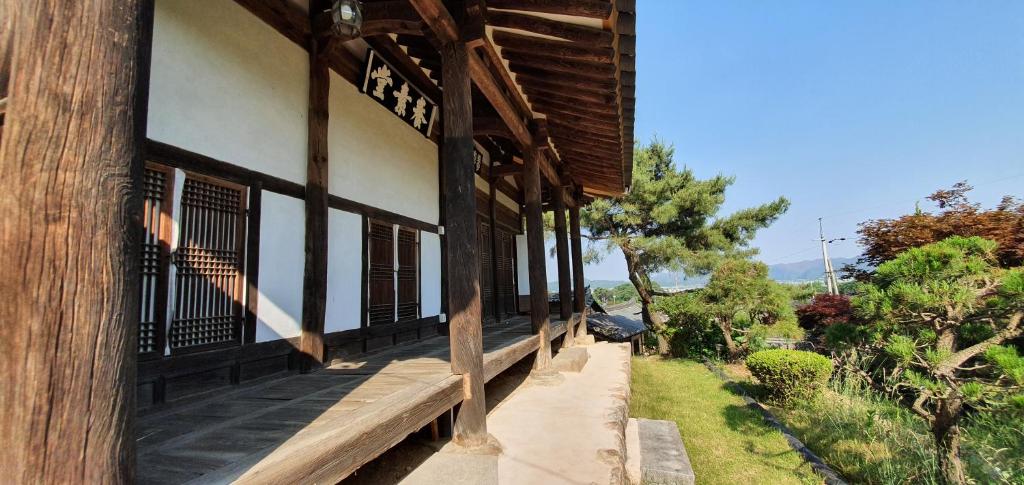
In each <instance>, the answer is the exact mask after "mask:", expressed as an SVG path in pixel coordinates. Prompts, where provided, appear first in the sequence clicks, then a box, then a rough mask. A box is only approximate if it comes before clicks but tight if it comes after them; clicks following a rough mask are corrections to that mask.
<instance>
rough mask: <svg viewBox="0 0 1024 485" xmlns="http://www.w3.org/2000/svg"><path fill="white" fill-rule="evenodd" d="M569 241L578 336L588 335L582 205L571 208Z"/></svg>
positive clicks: (577, 203)
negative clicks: (581, 226)
mask: <svg viewBox="0 0 1024 485" xmlns="http://www.w3.org/2000/svg"><path fill="white" fill-rule="evenodd" d="M569 233H570V234H569V239H570V241H572V280H573V311H575V312H576V313H579V314H580V325H579V327H578V329H577V330H576V335H577V336H584V335H586V334H587V312H586V310H587V297H586V290H585V288H584V285H585V283H584V280H583V236H582V235H581V233H580V203H579V201H578V200H577V201H576V204H574V205H573V206H572V207H570V208H569Z"/></svg>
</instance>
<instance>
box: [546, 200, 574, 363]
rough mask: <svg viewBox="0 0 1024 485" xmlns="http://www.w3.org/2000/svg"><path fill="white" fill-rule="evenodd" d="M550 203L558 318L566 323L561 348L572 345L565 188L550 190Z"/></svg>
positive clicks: (570, 287)
mask: <svg viewBox="0 0 1024 485" xmlns="http://www.w3.org/2000/svg"><path fill="white" fill-rule="evenodd" d="M551 203H552V206H554V209H555V210H554V212H555V214H554V216H555V254H556V257H557V259H558V317H559V318H560V319H561V320H563V321H565V322H566V327H565V329H566V330H565V338H564V339H562V344H563V346H569V345H572V343H573V330H572V325H569V324H568V323H569V320H570V319H571V318H572V276H571V275H570V274H569V234H568V233H567V231H566V227H565V187H563V186H561V185H557V186H555V187H552V188H551Z"/></svg>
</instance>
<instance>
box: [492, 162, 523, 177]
mask: <svg viewBox="0 0 1024 485" xmlns="http://www.w3.org/2000/svg"><path fill="white" fill-rule="evenodd" d="M519 173H523V166H522V165H519V164H517V163H506V164H504V165H496V166H494V167H493V168H492V169H491V176H492V177H507V176H509V175H515V174H519Z"/></svg>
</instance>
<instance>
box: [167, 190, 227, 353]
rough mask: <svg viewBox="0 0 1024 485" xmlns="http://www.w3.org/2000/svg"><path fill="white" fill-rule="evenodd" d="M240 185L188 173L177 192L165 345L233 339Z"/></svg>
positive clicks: (178, 346) (187, 346) (202, 344)
mask: <svg viewBox="0 0 1024 485" xmlns="http://www.w3.org/2000/svg"><path fill="white" fill-rule="evenodd" d="M244 200H245V189H244V188H242V187H240V186H235V185H233V184H227V183H224V182H219V181H214V180H210V179H207V178H199V177H193V176H189V177H187V178H186V179H185V185H184V187H183V189H182V194H181V217H180V229H179V230H180V234H179V238H178V249H177V251H176V252H175V258H174V264H175V267H176V269H177V278H176V285H175V307H174V318H173V319H172V321H171V331H170V347H171V349H189V350H191V349H192V348H196V347H205V346H210V345H217V344H225V343H232V342H238V341H239V337H240V333H241V332H240V330H241V318H242V304H241V290H242V286H241V285H242V262H243V251H244V241H243V235H244V213H245V212H244V207H245V204H244Z"/></svg>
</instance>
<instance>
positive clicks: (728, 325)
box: [718, 319, 741, 362]
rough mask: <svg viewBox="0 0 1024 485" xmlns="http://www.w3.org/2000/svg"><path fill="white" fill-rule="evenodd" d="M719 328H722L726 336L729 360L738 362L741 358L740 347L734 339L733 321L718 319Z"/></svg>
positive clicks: (723, 334)
mask: <svg viewBox="0 0 1024 485" xmlns="http://www.w3.org/2000/svg"><path fill="white" fill-rule="evenodd" d="M718 328H720V329H722V336H723V337H725V348H726V350H727V351H728V352H729V362H736V361H737V360H739V358H740V352H741V350H740V348H739V346H737V345H736V341H735V340H733V339H732V322H731V321H729V320H724V319H718Z"/></svg>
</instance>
